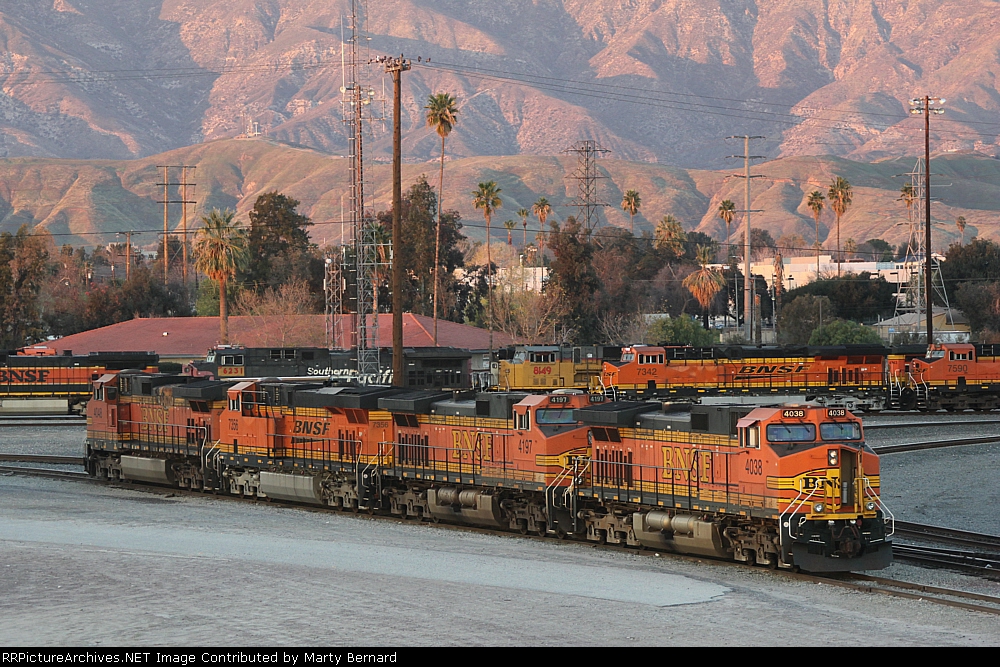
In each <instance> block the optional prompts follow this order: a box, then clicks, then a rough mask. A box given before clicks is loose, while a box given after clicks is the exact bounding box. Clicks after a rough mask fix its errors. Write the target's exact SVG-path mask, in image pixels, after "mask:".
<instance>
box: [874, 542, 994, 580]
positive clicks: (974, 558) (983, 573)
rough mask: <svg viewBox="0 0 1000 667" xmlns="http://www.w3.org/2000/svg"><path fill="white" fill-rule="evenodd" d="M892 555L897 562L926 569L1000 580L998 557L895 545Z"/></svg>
mask: <svg viewBox="0 0 1000 667" xmlns="http://www.w3.org/2000/svg"><path fill="white" fill-rule="evenodd" d="M892 555H893V558H895V559H897V560H905V561H910V562H912V563H918V564H920V565H924V566H927V567H939V568H947V569H949V570H958V571H961V572H969V573H972V574H975V575H976V576H979V577H986V578H988V579H1000V556H996V555H990V554H983V553H979V552H976V551H961V550H958V549H940V548H937V547H927V546H911V545H909V544H896V543H893V545H892Z"/></svg>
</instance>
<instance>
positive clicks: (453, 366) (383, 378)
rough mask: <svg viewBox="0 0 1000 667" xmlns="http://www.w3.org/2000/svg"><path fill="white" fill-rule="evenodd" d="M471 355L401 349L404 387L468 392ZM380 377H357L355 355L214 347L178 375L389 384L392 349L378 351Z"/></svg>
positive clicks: (299, 349) (310, 349)
mask: <svg viewBox="0 0 1000 667" xmlns="http://www.w3.org/2000/svg"><path fill="white" fill-rule="evenodd" d="M471 360H472V353H471V352H470V351H468V350H461V349H457V348H452V347H407V348H404V349H403V368H404V370H405V371H406V377H405V381H404V382H405V384H404V386H406V387H410V388H414V389H421V388H425V387H426V388H434V389H469V388H471V387H472V386H473V377H472V372H471ZM379 365H380V367H381V369H382V370H381V372H380V373H379V374H378V376H376V377H369V378H359V377H358V372H357V362H356V357H355V352H354V351H351V350H329V349H327V348H322V347H282V348H265V347H261V348H256V347H242V346H217V347H214V348H212V349H211V350H209V351H208V354H207V355H206V356H205V359H204V360H199V361H193V362H191V363H190V364H188V365H187V366H186V367H185V368H184V373H185V374H186V375H190V376H192V377H199V378H205V379H219V380H223V379H228V378H244V377H245V378H268V377H279V378H280V377H315V378H319V379H323V378H334V379H338V380H358V381H362V382H363V383H364V384H392V349H391V348H381V349H379Z"/></svg>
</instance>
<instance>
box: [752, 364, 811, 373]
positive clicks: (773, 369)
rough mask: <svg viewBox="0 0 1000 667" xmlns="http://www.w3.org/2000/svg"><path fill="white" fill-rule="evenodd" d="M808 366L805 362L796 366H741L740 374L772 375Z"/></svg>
mask: <svg viewBox="0 0 1000 667" xmlns="http://www.w3.org/2000/svg"><path fill="white" fill-rule="evenodd" d="M807 368H809V366H808V365H806V364H799V365H797V366H741V367H740V370H739V374H740V375H773V374H775V373H801V372H802V371H804V370H805V369H807Z"/></svg>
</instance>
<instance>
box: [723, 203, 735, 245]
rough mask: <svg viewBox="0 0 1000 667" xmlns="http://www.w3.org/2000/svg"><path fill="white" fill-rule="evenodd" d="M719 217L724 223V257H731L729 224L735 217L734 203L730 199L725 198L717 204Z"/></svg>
mask: <svg viewBox="0 0 1000 667" xmlns="http://www.w3.org/2000/svg"><path fill="white" fill-rule="evenodd" d="M719 217H720V218H722V221H723V222H725V223H726V257H732V256H733V250H732V246H731V245H730V244H729V226H730V225H731V224H733V220H735V219H736V204H734V203H733V201H732V200H731V199H725V200H723V201H722V202H721V203H720V204H719Z"/></svg>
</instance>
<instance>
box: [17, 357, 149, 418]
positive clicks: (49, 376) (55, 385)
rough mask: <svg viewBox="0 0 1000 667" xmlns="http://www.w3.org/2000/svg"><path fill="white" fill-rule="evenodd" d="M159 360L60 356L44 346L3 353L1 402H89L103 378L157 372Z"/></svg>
mask: <svg viewBox="0 0 1000 667" xmlns="http://www.w3.org/2000/svg"><path fill="white" fill-rule="evenodd" d="M158 363H159V357H158V356H157V355H156V354H153V353H146V352H91V353H90V354H88V355H76V356H74V355H72V354H70V353H69V352H67V353H65V354H61V355H57V354H56V351H55V350H54V349H52V348H50V347H47V346H44V345H36V346H33V347H26V348H22V349H20V350H17V351H12V352H6V353H2V352H0V398H12V399H29V400H30V399H48V398H58V399H63V400H65V401H66V403H67V404H68V405H71V406H72V405H75V404H77V403H81V402H85V401H86V399H87V398H88V397H89V396H90V393H91V385H92V383H93V382H94V380H95V379H96V378H97V377H99V376H100V375H101V374H103V373H106V372H108V371H119V370H122V369H126V368H133V369H140V370H146V371H155V370H156V369H157V364H158Z"/></svg>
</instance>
